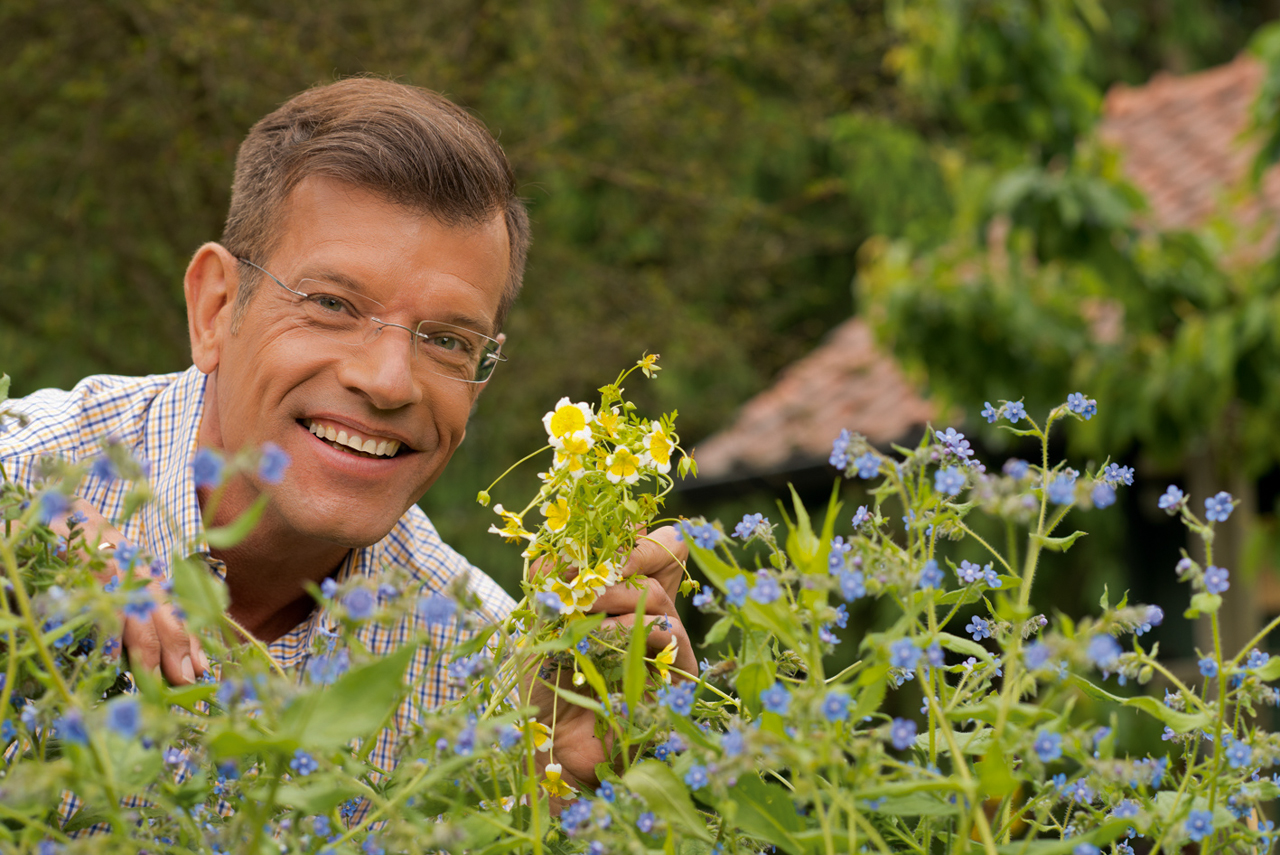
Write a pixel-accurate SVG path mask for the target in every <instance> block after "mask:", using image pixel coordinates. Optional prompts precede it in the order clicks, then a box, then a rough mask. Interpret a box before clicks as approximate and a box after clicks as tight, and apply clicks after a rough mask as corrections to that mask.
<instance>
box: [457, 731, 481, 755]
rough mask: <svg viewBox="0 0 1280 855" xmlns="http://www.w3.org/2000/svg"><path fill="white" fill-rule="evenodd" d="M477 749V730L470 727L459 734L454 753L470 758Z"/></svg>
mask: <svg viewBox="0 0 1280 855" xmlns="http://www.w3.org/2000/svg"><path fill="white" fill-rule="evenodd" d="M475 748H476V729H475V728H474V727H472V726H470V725H468V726H467V727H464V728H463V729H462V730H461V732H459V733H458V738H457V739H456V740H455V741H454V743H453V753H454V754H457V755H458V756H460V757H467V756H470V754H471V752H472V751H474V750H475Z"/></svg>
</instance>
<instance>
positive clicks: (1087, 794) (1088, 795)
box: [1055, 776, 1093, 804]
mask: <svg viewBox="0 0 1280 855" xmlns="http://www.w3.org/2000/svg"><path fill="white" fill-rule="evenodd" d="M1055 777H1056V776H1055ZM1062 794H1063V796H1064V797H1066V798H1068V799H1071V800H1073V801H1077V802H1080V803H1081V804H1088V803H1089V802H1091V801H1093V790H1091V789H1089V785H1088V784H1086V783H1085V782H1084V779H1083V778H1081V779H1078V780H1075V781H1072V782H1071V783H1070V784H1068V785H1067V786H1066V788H1065V789H1064V790H1063V793H1062Z"/></svg>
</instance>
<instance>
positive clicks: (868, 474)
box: [853, 451, 880, 480]
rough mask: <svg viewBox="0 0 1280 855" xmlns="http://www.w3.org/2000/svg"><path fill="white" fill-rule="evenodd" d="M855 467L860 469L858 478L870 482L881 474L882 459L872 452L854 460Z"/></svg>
mask: <svg viewBox="0 0 1280 855" xmlns="http://www.w3.org/2000/svg"><path fill="white" fill-rule="evenodd" d="M853 465H854V466H856V467H858V477H859V478H862V479H863V480H870V479H871V478H874V477H876V475H878V474H879V473H880V458H879V457H876V456H875V454H873V453H872V452H870V451H868V452H866V453H865V454H863V455H862V456H860V457H858V458H857V459H856V460H854V461H853Z"/></svg>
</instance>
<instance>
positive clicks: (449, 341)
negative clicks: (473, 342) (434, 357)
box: [426, 333, 467, 351]
mask: <svg viewBox="0 0 1280 855" xmlns="http://www.w3.org/2000/svg"><path fill="white" fill-rule="evenodd" d="M426 338H427V344H429V345H431V346H432V347H436V348H439V349H441V350H448V351H461V350H466V347H467V343H466V342H465V341H463V340H462V339H460V338H458V337H457V336H454V335H449V334H448V333H438V334H436V335H429V336H427V337H426Z"/></svg>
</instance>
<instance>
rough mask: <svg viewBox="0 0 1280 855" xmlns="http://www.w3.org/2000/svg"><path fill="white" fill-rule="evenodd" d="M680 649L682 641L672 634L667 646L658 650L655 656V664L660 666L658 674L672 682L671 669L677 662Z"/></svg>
mask: <svg viewBox="0 0 1280 855" xmlns="http://www.w3.org/2000/svg"><path fill="white" fill-rule="evenodd" d="M679 650H680V642H679V640H677V639H676V638H675V636H672V638H671V640H670V641H669V642H667V646H666V647H664V648H662V649H661V650H659V651H658V655H657V656H655V657H653V664H654V665H655V666H657V668H658V674H659V675H660V676H661V677H662V679H663V680H665V681H666V682H668V683H670V682H671V671H670V670H669V669H670V668H671V666H672V665H674V664H675V662H676V653H677V652H678V651H679Z"/></svg>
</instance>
